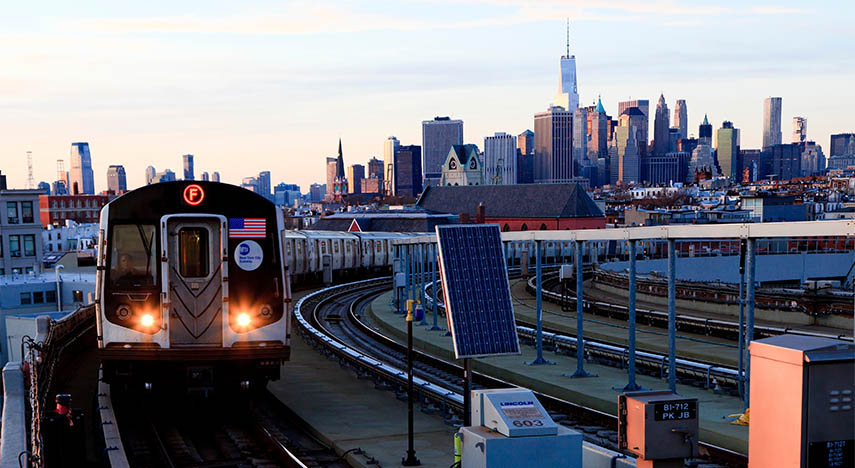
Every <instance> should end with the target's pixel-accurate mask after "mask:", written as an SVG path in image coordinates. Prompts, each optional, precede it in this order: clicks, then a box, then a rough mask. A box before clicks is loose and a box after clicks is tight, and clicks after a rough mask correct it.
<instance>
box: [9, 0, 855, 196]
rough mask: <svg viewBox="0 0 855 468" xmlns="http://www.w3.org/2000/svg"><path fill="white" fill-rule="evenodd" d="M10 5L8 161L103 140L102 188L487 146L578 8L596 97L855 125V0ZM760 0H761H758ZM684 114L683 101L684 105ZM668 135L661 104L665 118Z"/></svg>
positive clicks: (549, 85)
mask: <svg viewBox="0 0 855 468" xmlns="http://www.w3.org/2000/svg"><path fill="white" fill-rule="evenodd" d="M118 3H119V2H114V1H112V2H108V1H103V2H86V1H81V2H60V1H56V2H36V3H34V2H14V3H12V2H5V3H4V5H3V7H2V14H0V63H2V66H0V139H2V146H0V148H2V150H0V170H2V172H3V174H6V175H7V176H8V179H9V186H10V188H24V187H25V184H26V178H27V175H26V151H28V150H29V151H32V152H33V158H34V165H35V180H36V182H39V181H48V182H50V181H53V180H54V179H55V178H56V160H57V159H60V158H62V159H65V161H66V163H65V164H66V168H68V166H69V162H68V155H69V150H70V145H71V142H73V141H88V142H89V144H90V148H91V152H92V161H93V167H94V170H95V188H96V191H101V190H104V189H105V188H106V170H107V166H108V165H110V164H123V165H124V166H125V168H126V170H127V172H128V185H129V187H130V188H134V187H137V186H139V185H141V184H142V183H143V172H144V168H145V167H146V166H147V165H149V164H151V165H153V166H155V168H157V170H158V171H160V170H163V169H165V168H171V169H172V170H174V171H176V172H177V173H180V169H181V155H182V154H185V153H192V154H194V155H195V156H196V173H197V176H198V175H199V174H200V173H201V172H202V171H209V172H213V171H219V172H220V173H221V175H222V179H223V181H225V182H232V183H237V182H239V181H240V179H241V178H242V177H245V176H252V175H256V174H257V173H258V172H259V171H261V170H270V171H272V178H273V182H274V184H275V183H278V182H281V181H285V182H288V183H297V184H299V185H300V186H301V188H302V190H303V191H304V192H306V191H308V188H309V184H311V183H313V182H323V178H324V169H323V165H324V158H325V157H326V156H331V155H333V154H334V153H335V151H336V150H337V145H338V139H339V138H341V139H342V142H343V148H344V158H345V163H346V164H347V165H350V164H354V163H361V164H365V162H366V161H367V160H368V159H369V158H370V157H371V156H377V157H380V158H382V151H383V141H384V140H385V139H386V137H387V136H389V135H395V136H397V137H398V139H399V140H401V143H402V144H421V121H422V120H425V119H431V118H433V117H434V116H436V115H449V116H451V117H452V118H457V119H462V120H463V121H464V139H465V141H466V142H467V143H475V144H477V145H478V146H479V147H481V148H482V149H483V139H484V137H485V136H487V135H492V134H493V133H494V132H497V131H503V132H508V133H513V134H518V133H520V132H522V131H523V130H525V129H527V128H532V127H533V114H534V113H535V112H539V111H542V110H545V109H546V107H547V106H548V105H549V104H550V102H551V100H552V97H553V95H554V94H555V92H556V89H557V86H558V60H559V57H560V55H561V54H562V53H563V52H564V47H565V44H564V42H565V39H564V35H565V23H564V22H565V18H566V17H568V16H569V17H570V19H571V53H573V54H575V55H576V60H577V71H578V77H579V78H578V81H579V94H580V98H581V99H580V100H581V102H582V103H583V104H584V105H588V104H590V103H591V102H593V101H594V100H596V98H597V95H602V99H603V104H604V105H605V107H606V110H607V112H608V113H610V114H611V115H612V116H615V117H616V113H617V102H618V101H619V100H624V99H628V98H633V99H649V100H650V101H651V105H655V102H656V99H657V98H658V97H659V93H660V92H663V93H664V95H665V98H666V101H667V102H668V106H669V108H670V110H671V112H672V113H673V108H674V104H675V100H676V99H685V100H686V101H687V107H688V115H689V122H690V133H697V125H698V123H700V121H701V120H702V119H703V116H704V113H708V114H709V120H710V122H711V123H712V124H713V125H714V127H715V128H717V127H719V126H720V125H721V122H722V121H723V120H731V121H733V123H734V126H736V127H738V128H740V129H741V130H742V147H743V148H757V147H759V146H760V140H761V125H762V110H763V98H764V97H766V96H770V95H772V96H782V97H783V123H782V130H783V139H784V142H789V141H790V138H791V132H792V124H791V122H792V117H793V116H795V115H800V116H804V117H807V119H808V138H809V139H812V140H816V141H817V142H818V143H820V144H821V145H822V146H823V148H824V150H825V151H826V154H827V153H828V146H829V135H830V134H832V133H840V132H852V131H855V113H853V109H854V108H855V86H853V77H855V60H853V52H852V45H853V44H855V28H853V26H852V22H853V19H855V14H853V13H855V2H851V1H840V2H804V1H802V2H790V1H775V2H736V1H718V2H689V1H655V2H638V1H620V0H618V1H611V2H594V1H589V0H581V1H572V2H570V1H548V0H546V1H530V2H526V1H503V0H481V1H477V0H476V1H454V0H445V1H443V0H435V1H415V2H407V1H401V0H396V1H389V2H382V1H371V2H357V1H335V2H333V1H294V2H281V1H270V2H263V1H246V2H218V1H185V2H176V1H170V2H164V1H148V2H133V4H131V3H130V2H129V4H124V5H120V4H118ZM746 3H751V5H749V6H746ZM672 116H673V114H672ZM651 134H652V121H651Z"/></svg>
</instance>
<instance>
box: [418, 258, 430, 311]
mask: <svg viewBox="0 0 855 468" xmlns="http://www.w3.org/2000/svg"><path fill="white" fill-rule="evenodd" d="M429 245H430V244H427V243H425V244H421V245H419V250H420V252H421V255H419V257H420V259H421V267H420V268H419V301H420V303H421V304H424V303H425V300H426V299H427V296H426V295H425V283H426V280H427V261H428V246H429ZM419 325H427V314H426V313H425V310H424V306H422V319H421V321H419Z"/></svg>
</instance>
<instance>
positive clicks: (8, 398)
mask: <svg viewBox="0 0 855 468" xmlns="http://www.w3.org/2000/svg"><path fill="white" fill-rule="evenodd" d="M26 412H27V389H26V386H25V385H24V371H23V369H22V367H21V363H20V362H9V363H7V364H6V366H5V367H3V422H2V424H3V426H2V428H0V468H18V455H20V454H21V452H25V451H26V450H27V415H26ZM27 460H28V458H27V457H24V458H23V463H24V465H25V466H26V465H28V461H27Z"/></svg>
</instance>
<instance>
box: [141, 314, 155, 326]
mask: <svg viewBox="0 0 855 468" xmlns="http://www.w3.org/2000/svg"><path fill="white" fill-rule="evenodd" d="M140 323H141V324H142V326H144V327H150V326H152V325H153V324H154V317H153V316H152V315H151V314H145V315H143V316H142V318H141V319H140Z"/></svg>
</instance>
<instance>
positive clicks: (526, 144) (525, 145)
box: [517, 130, 534, 156]
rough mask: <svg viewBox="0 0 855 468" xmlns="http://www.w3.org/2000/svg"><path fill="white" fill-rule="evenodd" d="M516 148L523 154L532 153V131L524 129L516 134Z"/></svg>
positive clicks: (528, 154) (529, 154)
mask: <svg viewBox="0 0 855 468" xmlns="http://www.w3.org/2000/svg"><path fill="white" fill-rule="evenodd" d="M517 149H518V150H520V154H522V155H523V156H531V155H532V154H533V153H534V132H532V131H531V130H526V131H524V132H522V133H520V134H519V135H517Z"/></svg>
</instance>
